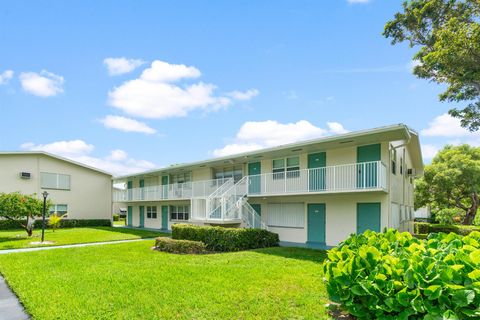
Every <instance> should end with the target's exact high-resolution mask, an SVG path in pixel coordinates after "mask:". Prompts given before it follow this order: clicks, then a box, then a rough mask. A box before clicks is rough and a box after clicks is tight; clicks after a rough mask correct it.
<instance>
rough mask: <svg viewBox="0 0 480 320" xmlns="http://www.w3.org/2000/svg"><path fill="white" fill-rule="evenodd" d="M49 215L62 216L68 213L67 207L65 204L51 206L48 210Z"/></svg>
mask: <svg viewBox="0 0 480 320" xmlns="http://www.w3.org/2000/svg"><path fill="white" fill-rule="evenodd" d="M48 211H49V212H50V214H53V213H56V214H59V215H64V214H66V213H67V212H68V205H66V204H54V205H52V206H51V207H50V208H49V210H48Z"/></svg>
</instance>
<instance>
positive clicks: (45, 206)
mask: <svg viewBox="0 0 480 320" xmlns="http://www.w3.org/2000/svg"><path fill="white" fill-rule="evenodd" d="M42 195H43V217H42V219H43V221H42V242H43V241H44V240H45V214H46V211H47V197H48V192H47V191H43V193H42Z"/></svg>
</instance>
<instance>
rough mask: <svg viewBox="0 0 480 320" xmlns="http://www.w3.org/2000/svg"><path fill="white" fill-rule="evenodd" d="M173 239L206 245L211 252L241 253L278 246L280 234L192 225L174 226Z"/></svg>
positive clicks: (260, 230)
mask: <svg viewBox="0 0 480 320" xmlns="http://www.w3.org/2000/svg"><path fill="white" fill-rule="evenodd" d="M172 238H173V239H183V240H192V241H201V242H203V243H205V245H206V246H207V249H208V250H210V251H220V252H228V251H241V250H248V249H256V248H267V247H275V246H278V242H279V239H278V234H276V233H273V232H269V231H267V230H263V229H243V228H224V227H204V226H194V225H190V224H175V225H173V226H172Z"/></svg>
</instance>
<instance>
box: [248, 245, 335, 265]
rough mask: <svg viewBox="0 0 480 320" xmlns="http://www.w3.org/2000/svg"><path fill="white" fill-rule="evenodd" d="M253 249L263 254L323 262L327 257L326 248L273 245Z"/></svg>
mask: <svg viewBox="0 0 480 320" xmlns="http://www.w3.org/2000/svg"><path fill="white" fill-rule="evenodd" d="M253 251H255V252H258V253H261V254H268V255H274V256H279V257H282V258H288V259H297V260H304V261H311V262H316V263H323V261H324V260H325V259H326V258H327V252H326V251H325V250H315V249H307V248H296V247H272V248H264V249H255V250H253Z"/></svg>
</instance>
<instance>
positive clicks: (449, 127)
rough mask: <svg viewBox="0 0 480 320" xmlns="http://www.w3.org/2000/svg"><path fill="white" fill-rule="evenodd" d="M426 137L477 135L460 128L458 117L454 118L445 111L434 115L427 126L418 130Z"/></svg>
mask: <svg viewBox="0 0 480 320" xmlns="http://www.w3.org/2000/svg"><path fill="white" fill-rule="evenodd" d="M420 133H421V134H422V135H424V136H426V137H467V136H475V135H476V136H478V134H477V133H472V132H470V131H468V130H467V129H465V128H462V126H461V124H460V119H458V118H454V117H452V116H450V115H449V114H447V113H444V114H442V115H440V116H438V117H435V118H434V119H433V120H432V121H431V122H430V123H429V124H428V128H426V129H423V130H422V131H421V132H420Z"/></svg>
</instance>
